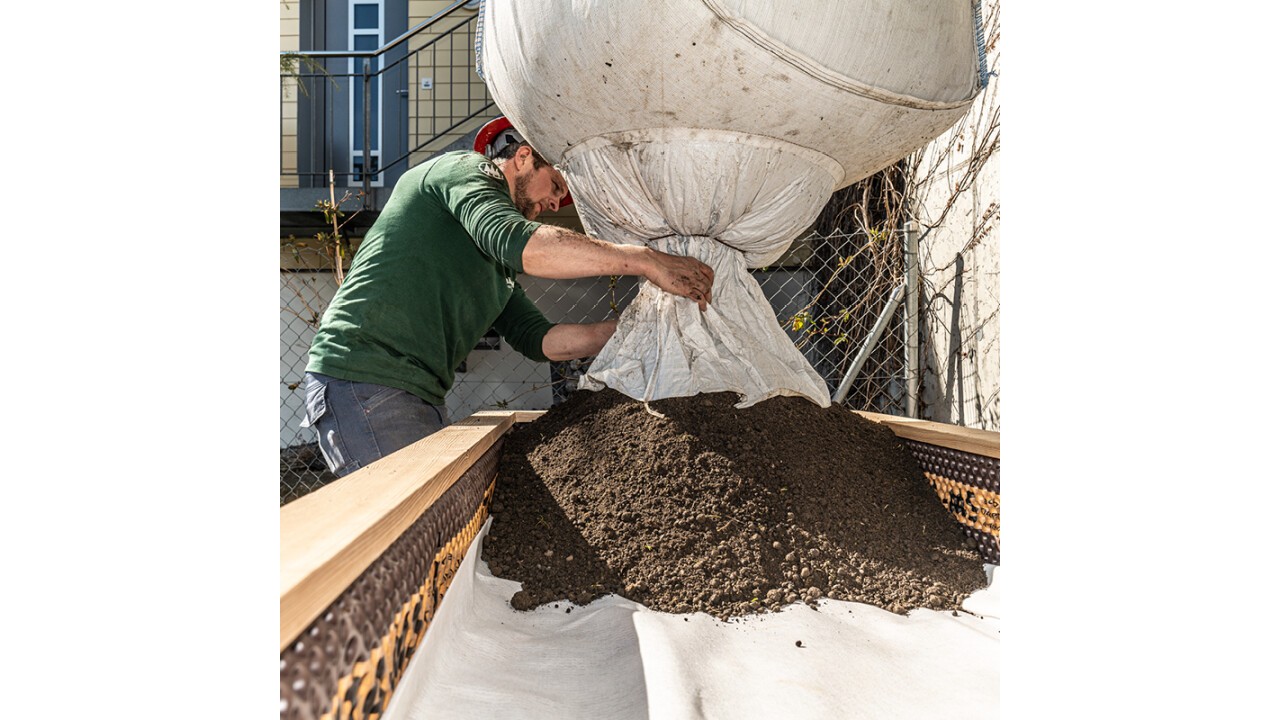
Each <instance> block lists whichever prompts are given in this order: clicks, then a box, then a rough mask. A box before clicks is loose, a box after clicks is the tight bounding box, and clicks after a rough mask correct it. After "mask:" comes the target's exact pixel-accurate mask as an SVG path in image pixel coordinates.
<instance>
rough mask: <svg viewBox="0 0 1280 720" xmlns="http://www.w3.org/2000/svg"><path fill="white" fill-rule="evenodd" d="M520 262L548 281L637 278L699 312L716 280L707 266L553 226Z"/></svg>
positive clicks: (538, 235) (534, 238)
mask: <svg viewBox="0 0 1280 720" xmlns="http://www.w3.org/2000/svg"><path fill="white" fill-rule="evenodd" d="M521 259H522V261H523V264H524V271H525V272H526V273H528V274H530V275H533V276H536V277H541V278H547V279H550V280H565V279H569V278H581V277H594V276H598V275H638V276H640V277H643V278H645V279H646V280H648V281H649V282H651V283H653V284H654V285H657V286H658V287H660V288H662V289H663V290H665V291H667V292H669V293H672V294H675V295H680V296H682V297H687V298H689V299H690V300H693V301H694V302H696V303H698V307H699V308H701V309H703V310H706V309H707V303H709V302H711V286H712V283H713V282H714V281H715V273H714V272H712V270H711V268H710V267H708V266H707V265H706V264H705V263H703V262H701V261H699V260H695V259H694V258H691V257H682V256H680V255H670V254H668V253H664V252H660V251H658V250H654V249H652V248H647V247H641V246H639V245H615V244H614V243H609V242H605V241H603V240H597V239H595V238H592V237H588V236H586V235H583V234H582V233H577V232H574V231H572V230H569V229H567V228H562V227H557V226H555V225H543V226H541V227H539V228H538V229H537V230H535V231H534V233H533V235H531V236H529V242H528V243H527V244H526V245H525V246H524V253H523V254H522V256H521ZM574 357H581V356H578V355H575V356H574Z"/></svg>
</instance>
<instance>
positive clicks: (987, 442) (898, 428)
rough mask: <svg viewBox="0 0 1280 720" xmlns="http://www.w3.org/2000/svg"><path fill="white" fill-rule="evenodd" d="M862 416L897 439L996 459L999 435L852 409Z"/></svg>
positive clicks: (988, 431) (998, 448) (958, 426)
mask: <svg viewBox="0 0 1280 720" xmlns="http://www.w3.org/2000/svg"><path fill="white" fill-rule="evenodd" d="M853 412H855V413H857V414H858V415H861V416H862V417H864V418H866V419H868V420H871V421H873V422H878V423H880V424H881V425H886V426H888V427H889V429H890V430H892V431H893V432H894V434H896V435H897V436H898V437H900V438H906V439H908V440H918V441H920V442H924V443H929V444H930V445H937V446H939V447H945V448H950V449H952V450H960V451H962V452H968V453H973V454H974V455H982V456H983V457H989V458H996V459H999V458H1000V433H998V432H994V431H991V430H977V429H974V428H967V427H962V426H960V425H948V424H946V423H940V422H933V421H932V420H916V419H914V418H905V417H898V416H897V415H882V414H880V413H873V412H864V411H861V410H854V411H853Z"/></svg>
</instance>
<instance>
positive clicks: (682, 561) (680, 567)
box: [483, 389, 987, 619]
mask: <svg viewBox="0 0 1280 720" xmlns="http://www.w3.org/2000/svg"><path fill="white" fill-rule="evenodd" d="M737 399H738V398H737V396H736V395H734V394H733V393H715V394H703V395H697V396H694V397H686V398H668V399H665V400H657V401H651V402H650V403H649V406H650V407H651V408H652V409H653V410H655V411H657V412H658V413H661V414H662V415H664V416H665V417H662V418H660V417H657V416H655V415H653V414H651V413H649V412H648V411H647V410H646V409H645V406H644V404H643V403H640V402H637V401H635V400H632V399H630V398H628V397H626V396H625V395H622V394H621V393H618V392H616V391H614V390H607V389H606V390H602V391H600V392H589V391H578V392H574V393H572V394H571V395H570V396H569V398H568V400H566V401H565V402H564V403H562V404H560V405H557V406H555V407H553V408H552V409H551V410H548V411H547V412H546V413H545V414H544V415H543V416H542V417H540V418H539V419H538V420H536V421H534V422H531V423H525V424H521V425H517V426H516V428H514V429H513V430H512V431H511V433H510V435H509V436H508V439H507V442H506V445H505V447H504V448H503V454H502V458H501V460H500V464H499V469H498V484H497V488H496V491H495V495H494V501H493V506H492V508H491V509H492V514H493V526H492V527H491V528H490V531H489V535H488V536H487V538H486V539H485V541H484V554H483V558H484V559H485V560H486V561H487V562H488V563H489V568H490V570H491V571H492V572H493V573H494V574H495V575H497V576H498V577H503V578H508V579H511V580H516V581H519V582H520V583H522V584H523V588H522V589H521V590H520V591H519V592H517V593H515V595H514V597H512V598H511V604H512V606H513V607H514V608H516V609H518V610H527V609H532V608H534V607H537V606H539V605H543V604H545V603H550V602H556V601H565V600H568V601H571V602H573V603H577V604H579V605H585V604H587V603H589V602H590V601H591V600H593V599H595V598H597V597H600V596H602V595H606V594H609V593H616V594H618V595H621V596H623V597H626V598H629V599H631V600H634V601H636V602H638V603H641V604H642V605H645V606H646V607H648V608H650V609H652V610H659V611H665V612H677V613H684V612H695V611H702V612H706V613H708V614H710V615H713V616H716V617H718V618H721V619H729V618H733V617H738V616H742V615H747V614H751V613H758V612H767V611H773V610H779V609H781V608H783V607H785V606H787V605H789V604H791V603H795V602H805V603H807V604H809V605H810V606H815V607H816V604H817V601H818V599H819V598H833V599H836V600H849V601H855V602H862V603H869V604H871V605H876V606H878V607H881V608H884V609H886V610H890V611H892V612H895V613H906V612H907V611H909V610H911V609H912V608H918V607H925V608H930V609H934V610H953V611H954V610H957V609H958V608H959V607H960V603H961V601H962V600H963V599H964V598H965V597H967V596H968V595H969V594H970V593H972V592H973V591H974V590H976V589H978V588H982V587H985V586H986V584H987V579H986V574H985V572H984V570H983V563H982V559H981V557H980V556H979V555H978V553H977V552H976V551H975V550H973V549H972V548H971V545H970V543H969V542H968V540H967V538H966V537H965V535H964V533H963V531H962V530H961V527H960V525H959V523H958V522H957V521H956V520H955V519H954V518H953V517H952V516H951V515H950V513H948V512H947V511H946V509H945V508H944V507H943V505H942V503H941V502H939V500H938V497H937V495H936V494H935V493H934V492H933V490H932V489H931V488H930V487H929V485H928V482H927V481H926V480H925V478H924V475H923V473H922V472H921V470H920V468H919V466H918V465H917V464H916V462H915V460H914V459H913V458H912V457H911V454H910V452H909V451H908V449H907V448H906V445H905V444H904V443H903V442H902V441H901V440H900V439H899V438H898V437H897V436H895V435H894V434H893V432H892V431H891V430H889V429H888V428H886V427H884V426H881V425H878V424H876V423H874V422H871V421H869V420H866V419H865V418H862V417H860V416H858V415H855V414H853V413H851V412H849V411H847V410H844V409H841V408H838V407H830V408H825V409H824V408H820V407H818V406H817V405H814V404H813V403H812V402H810V401H808V400H805V399H802V398H795V397H777V398H771V399H769V400H765V401H763V402H760V403H757V404H756V405H753V406H752V407H749V408H745V409H737V408H735V407H734V403H735V402H737ZM566 609H568V608H566Z"/></svg>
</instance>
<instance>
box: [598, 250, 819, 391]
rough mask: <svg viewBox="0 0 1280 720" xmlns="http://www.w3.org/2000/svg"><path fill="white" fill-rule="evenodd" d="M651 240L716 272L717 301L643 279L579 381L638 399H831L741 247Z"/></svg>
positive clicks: (715, 291) (672, 252)
mask: <svg viewBox="0 0 1280 720" xmlns="http://www.w3.org/2000/svg"><path fill="white" fill-rule="evenodd" d="M652 245H653V247H655V248H657V249H658V250H662V251H663V252H669V253H671V254H673V255H688V256H690V257H695V258H698V259H699V260H702V261H703V262H705V263H707V264H708V265H710V266H711V268H712V270H714V271H715V274H716V283H715V290H714V293H715V295H716V298H715V301H714V302H713V303H712V304H711V305H710V306H708V307H707V309H706V311H705V312H704V311H702V310H699V309H698V306H697V304H696V303H694V302H692V301H690V300H687V299H685V298H682V297H678V296H675V295H672V294H670V293H666V292H663V291H662V290H660V289H659V288H658V287H657V286H656V285H653V284H651V283H648V282H644V283H641V285H640V290H639V292H638V293H637V294H636V297H635V299H634V300H632V301H631V304H630V305H628V306H627V308H626V309H625V310H624V311H623V312H622V315H621V317H620V318H619V319H618V330H617V332H616V333H614V336H613V337H612V338H610V340H609V342H608V343H606V344H605V346H604V348H603V349H602V350H601V351H600V352H599V354H597V355H596V358H595V360H593V361H592V362H591V366H590V368H589V369H588V370H587V372H586V373H584V374H583V375H582V377H581V378H579V380H578V387H579V388H583V389H587V390H601V389H603V388H605V387H606V386H607V387H611V388H613V389H615V390H618V391H619V392H622V393H625V394H626V395H628V396H630V397H632V398H635V399H637V400H645V401H648V400H654V399H658V398H665V397H688V396H691V395H697V394H699V393H709V392H722V391H725V392H736V393H739V394H740V395H741V400H740V402H739V403H738V405H737V407H740V408H744V407H749V406H751V405H754V404H755V403H758V402H760V401H761V400H765V399H767V398H770V397H774V396H777V395H798V396H801V397H807V398H809V399H810V400H812V401H813V402H815V403H817V404H818V405H819V406H821V407H827V406H829V405H830V404H831V396H830V394H829V392H828V391H827V386H826V383H825V382H824V381H823V379H822V377H821V376H820V375H818V373H817V372H816V371H815V370H814V369H813V366H811V365H810V364H809V361H808V360H806V359H805V358H804V356H803V355H801V354H800V351H799V350H796V348H795V346H794V345H793V344H792V343H791V340H790V338H788V337H787V336H786V334H785V333H783V332H782V329H781V328H780V327H779V325H778V320H777V318H776V317H775V316H774V313H773V308H772V307H770V305H769V301H768V300H767V299H766V298H765V297H764V293H763V292H762V291H761V290H760V284H759V283H757V282H756V280H755V278H753V277H751V274H750V273H748V272H747V267H746V260H745V256H744V255H743V253H741V252H739V251H737V250H734V249H733V248H730V247H728V246H726V245H723V244H721V243H719V242H716V241H714V240H712V239H710V238H699V237H691V238H689V237H672V238H663V239H661V240H656V241H654V242H653V243H652Z"/></svg>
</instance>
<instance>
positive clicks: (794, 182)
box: [478, 0, 980, 407]
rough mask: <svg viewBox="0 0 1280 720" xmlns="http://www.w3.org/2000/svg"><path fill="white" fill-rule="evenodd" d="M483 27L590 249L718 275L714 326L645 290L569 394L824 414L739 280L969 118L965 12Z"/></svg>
mask: <svg viewBox="0 0 1280 720" xmlns="http://www.w3.org/2000/svg"><path fill="white" fill-rule="evenodd" d="M482 12H483V16H482V22H481V26H480V30H479V38H478V39H479V42H480V47H479V50H478V67H479V68H481V69H482V73H483V75H484V78H485V82H486V84H487V85H488V87H489V90H490V92H491V93H492V95H493V97H494V99H495V101H496V102H497V104H498V106H499V107H500V108H502V110H503V112H504V113H505V114H506V115H507V117H508V118H509V119H510V120H511V121H512V123H513V124H514V125H515V126H516V127H517V128H518V129H519V130H520V131H521V133H522V134H523V135H524V137H525V138H526V139H527V140H528V141H529V142H530V143H531V144H532V145H533V146H534V147H535V148H537V149H538V151H539V152H540V153H541V154H542V155H543V156H544V157H546V158H547V159H548V160H549V161H551V162H553V163H556V164H558V165H560V166H561V169H562V170H563V171H564V174H565V177H566V178H567V180H568V182H569V188H570V190H571V192H572V194H573V197H574V204H575V206H576V207H577V208H578V211H579V214H580V216H581V217H582V221H583V226H584V228H585V229H586V230H587V231H588V233H590V234H592V235H595V236H597V237H600V238H602V239H605V240H609V241H611V242H618V243H640V244H647V245H650V246H652V247H656V248H658V249H663V250H668V251H673V252H677V253H686V254H690V255H693V256H695V257H698V258H699V259H702V260H703V261H704V262H707V263H708V264H709V265H711V266H712V267H713V269H715V271H716V282H715V285H714V287H713V289H712V296H713V303H712V308H711V309H709V310H708V311H707V312H706V313H699V311H698V310H697V307H696V305H695V304H694V303H693V302H692V301H689V300H687V299H684V298H678V297H675V296H672V295H668V294H665V293H662V292H660V291H658V290H657V289H656V288H652V287H649V286H648V285H647V283H642V285H641V290H640V293H639V296H638V297H637V298H636V300H635V301H634V302H633V303H632V304H631V306H629V307H628V308H627V310H626V311H625V312H624V313H623V316H622V317H621V318H620V320H619V327H618V332H617V333H616V334H615V335H614V337H613V338H612V339H611V340H610V342H609V344H608V345H606V347H605V348H604V350H603V351H602V352H601V353H600V354H599V355H598V356H597V358H596V360H595V361H594V362H593V363H592V366H591V369H590V370H589V372H588V373H587V374H585V375H584V376H583V378H582V379H581V381H580V385H581V387H585V388H590V389H600V388H601V387H604V386H609V387H612V388H614V389H617V390H619V391H621V392H623V393H625V394H627V395H629V396H631V397H633V398H636V399H646V400H647V399H657V398H663V397H672V396H687V395H694V394H698V393H704V392H717V391H725V390H728V391H734V392H737V393H739V394H740V395H741V396H742V401H741V402H740V403H739V407H745V406H748V405H751V404H754V403H756V402H759V401H760V400H763V399H765V398H768V397H772V396H774V395H800V396H804V397H808V398H810V399H811V400H813V401H814V402H815V403H817V404H819V405H821V406H824V407H825V406H827V405H829V404H830V393H829V390H828V388H827V387H826V384H825V383H824V382H823V381H822V379H821V378H820V377H819V376H818V375H817V373H816V372H814V371H813V368H812V367H811V366H810V365H809V364H808V362H807V361H805V359H804V357H803V356H802V355H800V353H799V351H797V350H796V349H795V347H794V346H793V345H792V343H791V341H790V339H789V338H788V337H787V336H786V333H784V332H783V330H782V328H781V326H780V325H779V323H778V321H777V319H776V318H775V317H774V314H773V311H772V309H771V307H770V306H769V304H768V302H767V300H766V299H765V298H764V297H763V294H762V293H761V292H760V290H759V287H758V285H756V283H755V280H754V279H752V278H751V276H750V274H749V273H748V272H747V270H748V269H749V268H758V267H763V266H766V265H768V264H770V263H771V262H774V261H776V260H777V259H778V258H779V257H780V256H781V255H782V254H783V253H784V252H785V251H786V250H787V248H788V247H789V245H790V244H791V242H792V241H793V240H795V239H796V238H797V237H798V236H799V235H800V234H801V233H802V232H804V230H805V229H806V228H808V227H809V226H810V225H811V224H812V223H813V221H814V220H815V219H816V218H817V215H818V213H819V212H820V211H821V210H822V207H823V205H824V204H825V203H826V201H827V200H828V199H829V198H830V196H831V193H832V192H834V191H835V190H837V189H839V188H841V187H844V186H846V185H849V184H851V183H853V182H856V181H857V180H860V179H862V178H864V177H866V176H868V175H870V174H871V173H873V172H876V171H877V170H880V169H881V168H883V167H885V166H886V165H888V164H890V163H892V162H894V161H896V160H898V159H900V158H902V157H904V156H906V155H907V154H908V153H910V152H911V151H912V150H914V149H916V148H918V147H920V146H922V145H924V144H925V143H927V142H928V141H929V140H931V139H933V138H935V137H937V136H938V135H939V134H940V133H941V132H942V131H944V130H946V129H947V128H948V127H949V126H950V125H952V124H953V123H954V122H955V121H956V120H958V119H959V118H960V117H961V116H962V115H963V114H964V112H965V111H966V110H967V109H968V106H969V105H970V103H971V102H972V100H973V98H974V97H975V96H976V95H977V93H978V91H979V88H980V83H979V80H980V76H979V69H978V56H979V53H978V47H977V43H976V42H975V33H974V27H973V18H974V12H973V6H972V5H971V4H970V0H911V1H909V2H908V1H905V0H904V1H903V2H895V3H893V4H892V8H891V10H887V9H886V6H885V5H884V3H883V2H882V0H850V1H849V2H840V3H831V2H828V0H790V1H789V2H786V3H760V2H747V0H655V1H654V2H644V3H624V2H617V1H616V0H573V1H572V2H554V3H548V2H544V1H543V0H486V3H485V5H484V7H483V10H482ZM729 248H732V250H730V249H729Z"/></svg>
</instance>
